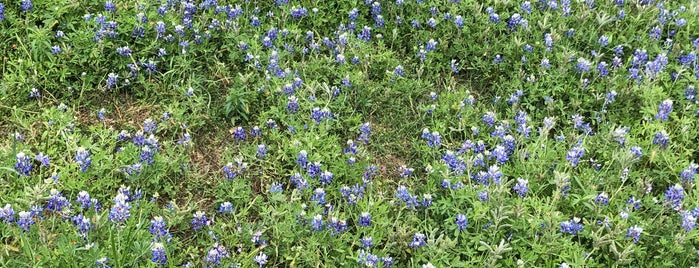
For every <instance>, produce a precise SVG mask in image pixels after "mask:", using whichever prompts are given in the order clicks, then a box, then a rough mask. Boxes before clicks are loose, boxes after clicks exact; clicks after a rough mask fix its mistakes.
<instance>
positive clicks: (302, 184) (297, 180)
mask: <svg viewBox="0 0 699 268" xmlns="http://www.w3.org/2000/svg"><path fill="white" fill-rule="evenodd" d="M289 181H291V183H293V184H294V187H296V189H299V190H303V189H305V188H308V181H306V179H304V178H303V177H302V176H301V174H299V173H298V172H297V173H294V174H293V175H291V178H290V179H289Z"/></svg>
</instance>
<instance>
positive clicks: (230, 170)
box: [222, 158, 248, 180]
mask: <svg viewBox="0 0 699 268" xmlns="http://www.w3.org/2000/svg"><path fill="white" fill-rule="evenodd" d="M247 167H248V164H247V163H245V162H243V160H242V159H241V158H236V159H235V165H233V162H228V163H227V164H226V165H225V166H223V168H222V170H223V177H224V178H226V179H228V180H232V179H235V178H237V177H238V175H240V174H242V173H243V172H245V170H247Z"/></svg>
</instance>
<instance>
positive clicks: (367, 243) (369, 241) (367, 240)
mask: <svg viewBox="0 0 699 268" xmlns="http://www.w3.org/2000/svg"><path fill="white" fill-rule="evenodd" d="M359 243H360V244H361V245H360V247H361V248H363V249H368V248H370V247H373V246H374V239H373V238H372V237H371V236H369V237H366V236H365V237H362V238H360V239H359Z"/></svg>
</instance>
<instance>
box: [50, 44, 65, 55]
mask: <svg viewBox="0 0 699 268" xmlns="http://www.w3.org/2000/svg"><path fill="white" fill-rule="evenodd" d="M61 52H63V50H62V49H61V47H60V46H52V47H51V55H55V54H58V53H61Z"/></svg>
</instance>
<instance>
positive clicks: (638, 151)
mask: <svg viewBox="0 0 699 268" xmlns="http://www.w3.org/2000/svg"><path fill="white" fill-rule="evenodd" d="M630 151H631V154H633V156H634V158H636V159H638V158H641V157H643V152H642V151H641V147H639V146H633V147H631V149H630Z"/></svg>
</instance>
